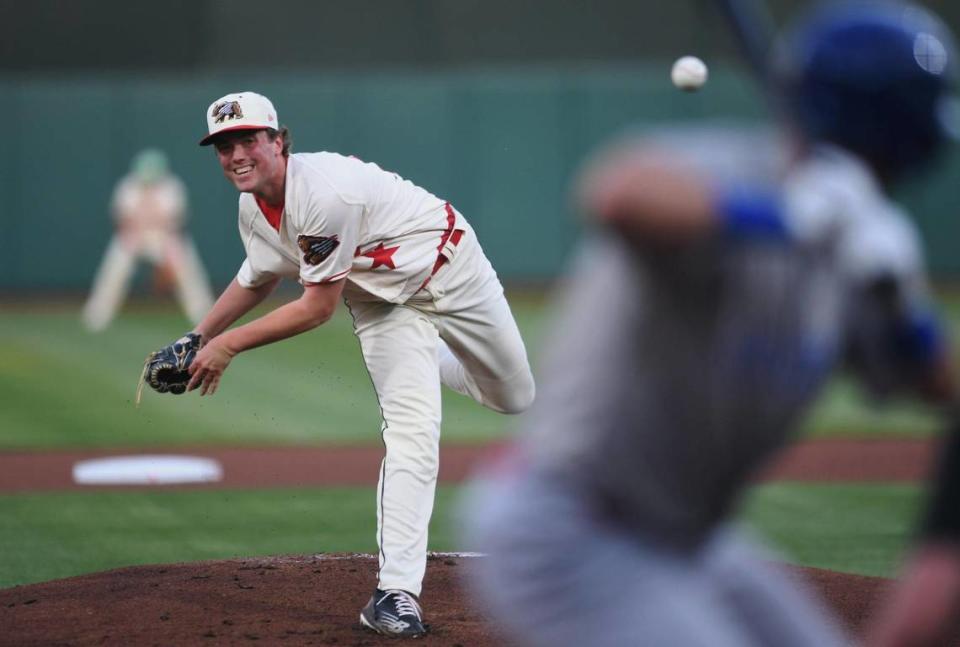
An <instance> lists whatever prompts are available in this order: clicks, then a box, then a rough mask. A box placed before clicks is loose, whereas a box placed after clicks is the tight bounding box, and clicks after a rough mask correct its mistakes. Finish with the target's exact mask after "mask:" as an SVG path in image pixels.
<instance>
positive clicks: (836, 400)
mask: <svg viewBox="0 0 960 647" xmlns="http://www.w3.org/2000/svg"><path fill="white" fill-rule="evenodd" d="M511 302H512V303H513V305H514V309H515V313H516V316H517V319H518V322H519V324H520V327H521V330H522V332H523V334H524V337H525V339H526V340H527V341H528V346H529V349H530V351H531V354H532V356H533V357H534V358H536V356H537V350H538V343H539V340H540V338H541V333H542V330H543V328H544V326H545V324H546V320H547V318H548V314H547V310H546V309H545V302H544V299H543V297H542V295H539V294H535V293H529V294H515V295H512V298H511ZM958 302H960V300H957V299H955V298H952V299H950V300H949V301H947V304H946V312H947V313H948V314H949V315H950V320H951V326H952V327H953V328H957V321H958V313H960V307H957V304H958ZM168 306H169V304H159V305H144V304H140V305H138V306H134V307H131V308H128V309H127V310H126V311H125V312H124V314H123V315H122V316H121V317H120V318H119V319H118V321H117V322H116V323H115V325H114V326H113V327H112V328H111V329H110V331H109V332H108V333H105V334H102V335H89V334H87V333H85V332H84V331H83V330H81V328H80V327H79V325H78V306H77V305H76V304H67V305H63V304H61V305H57V306H42V307H41V306H30V305H24V304H19V305H15V306H6V307H4V308H3V310H2V311H0V340H2V341H0V400H2V407H0V451H4V450H7V451H11V450H21V449H28V448H29V449H39V450H48V449H61V448H97V447H104V448H106V447H131V448H137V447H140V448H148V447H163V446H170V445H183V444H187V445H240V444H245V445H262V444H278V443H279V444H323V443H343V442H352V443H371V444H374V443H379V442H380V441H379V433H378V432H379V419H378V416H377V407H376V402H375V400H374V397H373V393H372V387H371V386H370V383H369V379H368V377H367V375H366V372H365V370H364V368H363V365H362V362H361V361H360V357H359V350H358V346H357V343H356V340H355V339H354V337H353V335H352V333H351V331H350V322H349V320H348V319H347V318H346V316H345V315H343V314H342V313H341V314H340V315H338V316H337V317H335V318H334V320H332V321H331V322H330V323H329V324H328V325H326V326H324V327H323V328H321V329H319V330H316V331H313V332H311V333H309V334H306V335H301V336H300V337H297V338H294V339H291V340H288V341H286V342H284V343H281V344H276V345H273V346H269V347H265V348H262V349H257V350H255V351H252V352H250V353H247V354H244V355H242V356H240V357H239V358H238V359H237V360H235V362H234V364H233V365H232V367H231V369H230V371H229V372H228V373H227V375H226V377H225V380H224V382H223V384H222V387H221V391H220V392H218V394H217V395H216V396H215V397H213V398H199V397H193V396H185V397H172V396H160V395H158V394H155V393H152V392H147V393H145V394H144V401H143V403H142V405H141V406H140V408H139V409H137V408H135V407H134V405H133V400H134V392H135V389H136V385H137V380H138V377H139V372H140V368H141V365H142V362H143V358H144V356H145V354H146V353H147V351H149V350H150V349H152V348H155V347H157V346H160V345H162V344H165V343H167V342H169V341H170V340H171V339H174V338H175V337H177V336H179V335H180V334H181V333H182V332H183V331H184V330H185V329H186V328H187V324H186V322H185V321H184V320H183V318H182V317H181V316H180V315H179V314H178V313H177V312H175V311H174V310H172V309H171V308H169V307H168ZM444 398H445V400H444V416H445V421H444V432H443V440H444V441H445V442H483V441H488V440H491V439H495V438H499V437H502V436H503V435H504V434H505V433H509V424H510V422H511V421H510V419H508V418H504V417H501V416H498V415H496V414H493V413H491V412H488V411H486V410H484V409H482V408H481V407H479V406H477V405H475V404H474V403H473V402H471V401H468V400H466V399H465V398H462V397H460V396H457V395H454V394H450V393H446V394H445V395H444ZM808 428H809V429H808V431H809V433H812V434H818V435H838V434H839V435H847V434H854V435H860V434H865V433H881V434H896V435H905V434H906V435H926V434H930V433H933V432H934V431H935V430H936V420H935V418H934V417H933V415H932V413H931V412H930V411H928V410H926V409H924V408H922V407H917V406H906V405H903V404H899V403H897V404H893V405H890V406H887V407H885V408H883V409H877V408H875V407H873V406H871V405H869V403H866V404H865V403H863V402H862V401H860V400H858V399H857V398H856V391H855V389H854V388H853V387H852V385H850V384H849V383H847V382H846V381H844V380H842V379H838V380H836V381H835V382H833V383H832V384H831V385H830V387H829V388H828V390H827V392H826V393H825V394H824V397H823V398H822V400H821V402H820V404H819V405H818V407H817V409H816V411H815V412H814V415H813V416H812V417H811V419H810V422H809V424H808ZM918 492H919V490H918V488H916V487H912V486H890V485H870V486H859V485H858V486H853V485H843V486H837V485H833V486H821V485H800V484H784V483H781V484H774V485H766V486H763V487H760V488H758V489H757V490H755V491H754V492H753V494H752V496H751V497H750V500H749V501H748V505H747V507H746V511H745V518H746V519H747V520H749V521H750V523H751V524H753V525H754V526H755V527H757V528H758V529H759V531H760V532H761V533H762V534H765V535H767V536H769V537H770V538H771V539H772V540H773V541H774V542H775V543H776V544H777V545H778V546H780V547H781V549H782V550H783V551H784V554H785V555H786V556H787V557H788V558H789V559H790V560H791V561H795V562H796V563H801V564H805V565H813V566H820V567H824V568H834V569H837V570H843V571H850V572H858V573H864V574H871V575H889V574H891V573H892V571H893V569H894V565H895V563H896V558H897V555H898V554H899V553H900V551H901V550H902V548H903V545H904V541H905V537H906V536H907V531H908V528H909V527H910V524H911V522H912V518H913V515H914V510H915V508H916V501H917V498H918ZM456 496H457V491H456V488H451V487H444V488H441V489H440V493H439V495H438V504H437V508H436V513H435V516H434V524H433V529H432V535H431V548H432V549H435V550H455V549H460V548H462V546H461V545H460V543H459V540H458V539H457V532H456V523H455V520H454V510H455V505H454V502H455V500H456ZM373 497H374V494H373V491H372V488H370V489H366V488H363V489H343V488H341V489H331V490H317V489H296V490H283V489H276V490H266V491H243V490H237V491H198V492H136V493H109V494H94V493H42V494H40V493H38V494H19V495H0V518H2V519H3V520H4V522H3V524H0V587H5V586H12V585H16V584H23V583H28V582H36V581H43V580H47V579H52V578H57V577H65V576H69V575H76V574H80V573H85V572H91V571H97V570H103V569H107V568H114V567H119V566H125V565H131V564H143V563H161V562H175V561H191V560H197V559H217V558H225V557H235V556H250V555H271V554H290V553H316V552H329V551H360V552H372V551H374V550H375V543H374V525H375V518H374V503H373Z"/></svg>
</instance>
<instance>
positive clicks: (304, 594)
mask: <svg viewBox="0 0 960 647" xmlns="http://www.w3.org/2000/svg"><path fill="white" fill-rule="evenodd" d="M470 559H476V558H470V557H463V556H454V555H432V556H431V558H430V560H429V563H428V566H427V569H428V575H427V579H426V586H425V589H424V592H423V601H424V606H425V608H426V611H427V620H428V622H430V624H431V625H432V632H431V634H430V635H429V636H427V637H426V638H424V639H422V640H418V641H417V644H418V645H424V646H425V647H426V646H430V645H436V646H439V645H443V646H445V647H452V646H455V645H463V646H470V647H474V646H485V645H489V646H494V645H504V644H505V641H504V640H503V639H502V638H501V637H498V636H497V635H496V633H495V632H494V631H493V630H492V628H491V627H489V626H488V625H487V624H486V623H485V622H484V619H483V617H482V615H481V614H480V613H479V612H477V611H476V610H475V609H474V608H472V607H471V606H470V605H469V604H467V599H466V595H465V593H464V591H463V588H462V586H461V575H462V574H463V572H464V571H465V570H466V568H468V562H469V560H470ZM792 570H793V572H795V573H796V574H797V577H798V578H799V577H802V576H806V577H807V578H808V579H809V580H810V581H811V582H812V583H813V584H814V586H815V587H816V588H818V589H819V590H820V591H822V592H823V594H824V596H825V598H826V600H827V601H828V602H829V603H830V604H831V605H832V606H833V607H834V608H835V609H836V611H837V613H838V614H839V615H840V617H841V618H842V620H843V622H844V623H845V624H846V625H847V627H848V628H850V629H851V630H852V631H854V632H856V631H857V630H858V629H859V628H860V627H861V626H862V624H863V622H864V620H865V619H866V617H867V613H868V611H869V609H870V608H871V605H872V604H873V602H874V601H875V600H876V599H877V596H878V595H879V594H880V593H881V592H882V591H883V589H884V587H885V586H886V585H887V580H884V579H881V578H875V577H863V576H859V575H847V574H842V573H834V572H831V571H823V570H818V569H808V568H796V569H792ZM375 573H376V561H375V559H374V558H373V557H372V556H368V555H318V556H290V557H275V558H256V559H246V560H228V561H217V562H197V563H192V564H171V565H163V566H138V567H130V568H122V569H118V570H113V571H107V572H103V573H95V574H92V575H83V576H80V577H73V578H68V579H63V580H55V581H52V582H44V583H42V584H32V585H28V586H18V587H14V588H9V589H3V590H0V627H3V628H4V630H3V632H0V645H17V646H20V647H25V646H30V645H202V644H204V643H207V644H241V645H242V644H251V645H252V644H287V645H352V646H359V645H378V644H391V645H396V644H397V642H396V641H391V640H389V639H385V638H381V637H378V636H376V635H374V634H371V633H368V632H366V631H364V630H362V629H361V628H360V625H359V622H358V616H359V612H360V609H361V607H362V606H363V605H364V603H366V601H367V598H368V597H369V596H370V593H371V592H372V590H373V587H374V585H375V583H376V576H375Z"/></svg>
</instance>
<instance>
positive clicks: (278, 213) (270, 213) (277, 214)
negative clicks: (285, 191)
mask: <svg viewBox="0 0 960 647" xmlns="http://www.w3.org/2000/svg"><path fill="white" fill-rule="evenodd" d="M253 199H254V200H256V202H257V206H258V207H260V211H261V212H262V213H263V215H264V217H265V218H266V219H267V222H269V223H270V226H271V227H273V228H274V230H276V231H278V232H279V231H280V221H281V220H282V219H283V206H284V203H283V202H281V203H280V205H279V206H276V207H275V206H273V205H269V204H267V203H266V202H264V201H263V200H261V199H260V198H259V197H258V196H253Z"/></svg>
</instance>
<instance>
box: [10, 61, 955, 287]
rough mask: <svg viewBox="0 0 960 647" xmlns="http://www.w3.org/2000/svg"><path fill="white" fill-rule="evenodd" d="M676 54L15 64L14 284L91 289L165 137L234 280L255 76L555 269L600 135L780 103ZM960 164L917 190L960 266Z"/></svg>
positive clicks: (314, 140)
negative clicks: (544, 59)
mask: <svg viewBox="0 0 960 647" xmlns="http://www.w3.org/2000/svg"><path fill="white" fill-rule="evenodd" d="M667 68H668V62H667V61H663V62H660V63H649V64H644V65H642V66H617V65H608V64H605V65H602V66H599V67H590V68H583V67H574V68H571V67H565V68H563V69H558V68H556V67H524V68H511V69H509V70H504V69H502V68H501V69H497V70H496V71H484V70H483V69H473V70H470V71H463V70H461V71H457V72H422V71H421V72H400V71H396V70H393V71H391V72H389V73H386V72H384V73H377V72H364V73H346V72H344V73H342V74H327V75H320V76H318V75H308V74H304V73H300V72H297V73H295V74H294V73H291V74H277V73H276V72H275V71H273V72H271V71H266V70H264V71H263V72H262V73H256V72H254V73H249V72H248V73H246V74H244V75H243V76H242V77H241V76H224V75H215V76H214V75H210V76H203V75H200V76H198V75H191V76H186V77H183V76H174V75H170V76H160V77H158V76H156V75H154V76H152V77H151V78H142V77H139V76H136V75H127V74H111V75H100V76H89V75H88V76H82V77H76V76H74V77H69V78H67V77H63V78H61V77H44V78H24V77H23V76H22V75H21V76H16V77H6V78H4V77H0V97H2V101H0V123H3V124H5V125H6V128H5V129H4V131H5V132H4V136H3V155H0V190H2V192H3V201H2V202H0V205H2V206H0V227H2V231H3V233H2V235H0V254H2V257H3V259H4V263H3V268H4V271H3V272H2V274H0V290H2V291H3V292H4V293H7V294H10V293H19V292H23V293H37V292H41V293H42V292H44V291H57V292H70V291H82V290H85V289H86V288H87V287H88V286H89V284H90V281H91V279H92V276H93V273H94V271H95V269H96V266H97V264H98V262H99V259H100V257H101V255H102V253H103V250H104V248H105V246H106V244H107V241H108V239H109V236H110V232H111V225H110V219H109V214H108V204H109V199H110V194H111V191H112V189H113V186H114V184H115V182H116V180H117V179H118V178H119V177H120V176H121V175H122V174H123V173H124V172H125V171H126V169H127V167H128V164H129V162H130V158H131V156H132V155H133V154H134V153H135V152H136V151H138V150H139V149H141V148H144V147H147V146H152V147H159V148H162V149H163V150H165V151H166V152H167V153H168V154H169V156H170V159H171V163H172V167H173V169H174V171H175V172H176V173H177V174H178V175H180V176H181V177H182V178H183V180H184V181H185V183H186V185H187V188H188V191H189V198H190V205H191V218H190V221H189V230H190V232H191V233H192V235H193V236H194V237H195V238H196V239H197V241H198V244H199V247H200V250H201V254H202V256H203V260H204V262H205V263H206V265H207V267H208V269H209V271H210V274H211V276H212V278H213V280H214V283H215V284H217V285H218V286H222V285H224V284H226V282H228V281H229V280H230V278H231V277H232V276H233V274H234V273H235V271H236V269H237V268H238V267H239V264H240V262H241V260H242V257H243V251H242V247H241V244H240V241H239V237H238V235H237V229H236V201H237V194H236V192H235V190H234V189H233V188H232V187H231V186H230V185H229V184H228V183H227V181H226V180H225V179H224V178H223V177H222V176H221V174H220V171H219V167H218V165H217V163H216V161H215V159H214V156H213V153H212V151H211V150H209V149H205V148H200V147H198V146H197V145H196V142H197V140H198V139H199V138H200V137H201V135H202V134H204V128H205V122H204V114H203V113H204V110H205V109H206V107H207V105H208V104H209V102H210V101H211V100H212V99H214V98H216V97H218V96H220V95H222V94H225V93H227V92H230V91H236V90H244V89H251V90H257V91H259V92H262V93H265V94H267V95H268V96H270V97H271V98H272V99H273V100H274V103H275V104H276V106H277V108H278V111H279V113H280V117H281V121H282V122H284V123H285V124H286V125H288V126H289V127H290V128H291V130H292V132H293V135H294V142H295V149H296V150H300V151H315V150H332V151H337V152H342V153H346V154H353V155H356V156H358V157H361V158H364V159H368V160H371V161H376V162H378V163H379V164H381V166H383V167H385V168H387V169H390V170H393V171H396V172H397V173H399V174H401V175H403V176H405V177H407V178H409V179H411V180H413V181H414V182H416V183H418V184H421V185H423V186H425V187H427V188H429V189H430V190H432V191H433V192H434V193H436V194H438V195H440V196H442V197H445V198H447V199H449V200H450V201H451V202H453V203H454V204H455V205H456V206H457V207H458V208H459V209H460V210H461V211H462V212H463V213H464V214H466V215H467V217H468V218H469V219H470V220H471V222H472V223H473V224H474V226H475V228H476V230H477V232H478V235H479V237H480V239H481V242H482V243H483V245H484V247H485V248H486V250H487V252H488V255H489V256H490V257H491V259H492V260H493V262H494V264H495V266H496V267H497V269H498V271H499V272H500V274H501V275H502V276H503V277H504V278H505V279H507V280H542V279H547V278H549V277H550V276H552V275H554V274H555V273H556V272H557V271H558V269H560V268H561V267H562V264H563V261H564V258H565V256H566V255H567V253H568V251H569V250H570V248H571V245H572V243H573V241H574V240H575V238H576V235H577V226H576V218H575V217H574V214H572V213H571V210H570V208H569V200H568V195H569V184H570V180H571V176H572V174H573V173H574V171H575V169H576V168H577V166H578V164H579V163H580V162H581V161H582V159H583V157H584V155H585V154H587V153H588V152H589V151H590V150H591V149H592V148H594V147H595V146H596V145H597V144H598V143H600V142H601V141H603V140H604V139H607V138H609V137H610V136H612V135H613V134H615V133H617V132H618V131H621V130H623V129H624V128H627V127H629V126H631V125H640V126H644V125H655V124H658V123H663V122H667V121H671V122H672V121H677V120H681V121H682V120H689V119H701V118H721V119H738V120H754V121H756V120H762V119H764V111H763V109H762V107H761V103H760V102H759V101H758V100H757V96H756V93H755V91H754V89H753V87H752V85H751V84H750V82H749V81H748V80H746V79H744V78H742V77H740V76H738V75H737V74H736V73H735V72H733V71H730V70H725V69H717V70H713V77H712V79H711V82H710V83H709V84H708V85H707V86H706V88H705V89H704V90H703V91H702V92H699V93H696V94H687V93H681V92H678V91H676V90H675V89H674V88H673V87H672V86H671V85H670V84H669V80H668V78H667V73H666V70H667ZM948 162H949V163H948V164H947V165H946V167H945V168H944V170H943V171H942V172H941V173H939V174H938V176H937V178H936V182H935V184H934V185H931V186H928V187H924V188H923V189H922V190H921V189H920V188H917V187H913V188H908V190H907V191H905V193H904V199H905V201H906V202H907V204H908V206H910V207H913V208H914V209H915V210H916V211H917V213H918V214H919V219H920V222H921V226H922V229H923V231H924V234H925V236H926V238H927V240H928V244H929V248H930V253H931V259H932V264H933V267H934V269H935V271H936V272H938V273H940V274H944V275H952V274H957V273H960V261H958V257H960V255H958V254H957V253H955V251H954V248H955V246H956V244H957V243H956V241H958V235H957V234H958V226H960V224H958V219H957V216H956V214H955V213H954V212H955V211H956V209H955V202H956V197H957V185H958V181H957V180H958V177H960V157H957V156H952V157H951V158H950V159H949V161H948Z"/></svg>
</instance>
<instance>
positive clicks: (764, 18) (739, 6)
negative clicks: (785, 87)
mask: <svg viewBox="0 0 960 647" xmlns="http://www.w3.org/2000/svg"><path fill="white" fill-rule="evenodd" d="M715 5H716V7H717V9H718V10H719V12H720V14H721V16H722V17H723V19H724V21H725V22H726V24H727V27H728V28H729V30H730V33H731V35H732V36H733V40H734V42H735V43H736V46H737V49H738V50H739V53H740V55H741V56H742V57H743V59H744V60H745V61H746V63H747V66H748V68H749V69H750V71H751V72H752V73H753V75H754V76H755V77H756V79H757V81H758V83H759V84H760V87H761V90H762V91H763V93H764V96H765V97H766V99H767V101H768V102H769V104H770V105H771V106H772V107H775V105H776V97H777V92H776V89H775V88H774V87H773V86H774V85H775V84H774V82H773V75H772V74H771V71H770V53H771V49H772V47H773V42H774V39H775V37H776V24H775V23H774V20H773V16H772V15H771V13H770V11H769V9H768V8H767V6H766V4H765V3H764V2H763V0H715Z"/></svg>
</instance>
